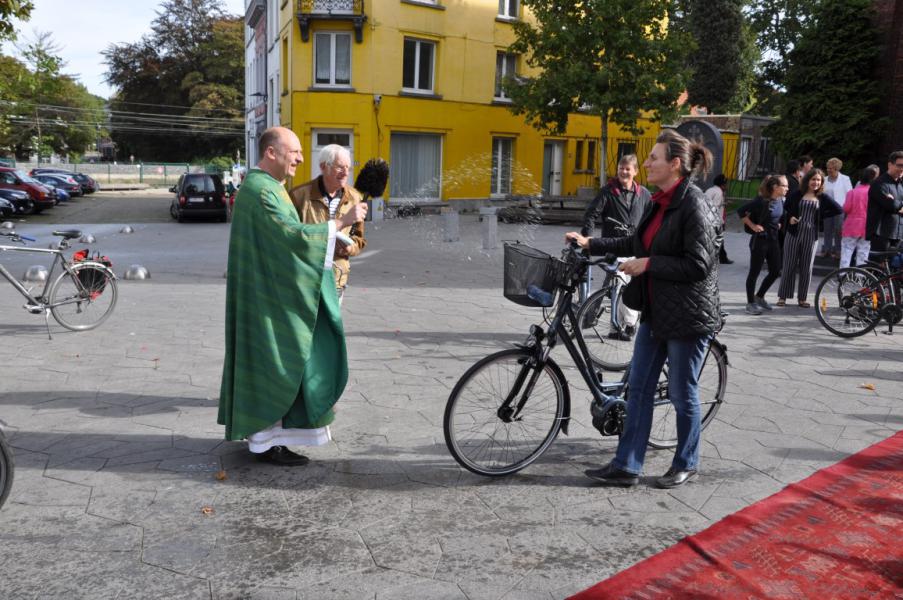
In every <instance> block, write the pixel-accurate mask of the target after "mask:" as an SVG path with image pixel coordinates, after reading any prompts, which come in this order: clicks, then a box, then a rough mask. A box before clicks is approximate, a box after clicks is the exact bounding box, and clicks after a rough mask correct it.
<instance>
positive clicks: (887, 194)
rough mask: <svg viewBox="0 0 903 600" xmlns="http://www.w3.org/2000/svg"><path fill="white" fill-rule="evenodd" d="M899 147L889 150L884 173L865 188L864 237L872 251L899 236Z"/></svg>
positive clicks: (902, 210) (902, 196) (902, 228)
mask: <svg viewBox="0 0 903 600" xmlns="http://www.w3.org/2000/svg"><path fill="white" fill-rule="evenodd" d="M901 214H903V150H897V151H895V152H892V153H891V155H890V157H889V158H888V159H887V172H885V173H882V174H881V175H879V176H878V177H877V178H876V179H875V181H873V182H872V185H871V187H870V188H869V205H868V214H867V215H866V222H865V235H866V238H867V239H868V240H869V241H870V242H871V243H872V250H873V251H879V252H880V251H882V250H887V249H888V248H890V247H895V246H896V245H897V244H898V243H899V242H900V240H901V239H903V218H901Z"/></svg>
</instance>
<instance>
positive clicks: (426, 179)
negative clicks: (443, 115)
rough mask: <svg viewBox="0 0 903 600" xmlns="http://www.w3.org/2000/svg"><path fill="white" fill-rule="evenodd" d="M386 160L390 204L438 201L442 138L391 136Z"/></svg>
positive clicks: (414, 135)
mask: <svg viewBox="0 0 903 600" xmlns="http://www.w3.org/2000/svg"><path fill="white" fill-rule="evenodd" d="M389 143H390V144H391V147H390V149H389V158H390V160H391V165H392V176H391V177H389V186H390V187H389V192H390V194H391V197H392V200H408V201H414V202H416V201H418V200H438V199H439V193H440V184H441V170H440V169H441V166H442V138H441V137H440V136H438V135H428V134H414V133H393V134H392V137H391V138H390V142H389Z"/></svg>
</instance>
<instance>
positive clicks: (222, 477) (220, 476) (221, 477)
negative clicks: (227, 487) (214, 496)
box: [216, 470, 229, 481]
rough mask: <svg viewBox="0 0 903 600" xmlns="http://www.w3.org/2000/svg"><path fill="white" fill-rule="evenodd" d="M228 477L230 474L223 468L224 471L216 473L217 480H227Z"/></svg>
mask: <svg viewBox="0 0 903 600" xmlns="http://www.w3.org/2000/svg"><path fill="white" fill-rule="evenodd" d="M228 477H229V476H228V475H226V471H225V470H223V471H218V472H217V473H216V480H217V481H225V480H226V479H228Z"/></svg>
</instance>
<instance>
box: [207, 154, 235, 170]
mask: <svg viewBox="0 0 903 600" xmlns="http://www.w3.org/2000/svg"><path fill="white" fill-rule="evenodd" d="M233 163H234V160H233V159H232V157H229V156H217V157H215V158H211V159H210V160H209V161H208V162H207V164H208V165H209V166H211V167H213V168H215V169H216V172H217V173H220V172H222V171H231V170H232V164H233Z"/></svg>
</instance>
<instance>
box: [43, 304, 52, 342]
mask: <svg viewBox="0 0 903 600" xmlns="http://www.w3.org/2000/svg"><path fill="white" fill-rule="evenodd" d="M44 325H46V326H47V339H48V340H51V341H53V336H52V335H50V309H49V308H45V309H44Z"/></svg>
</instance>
